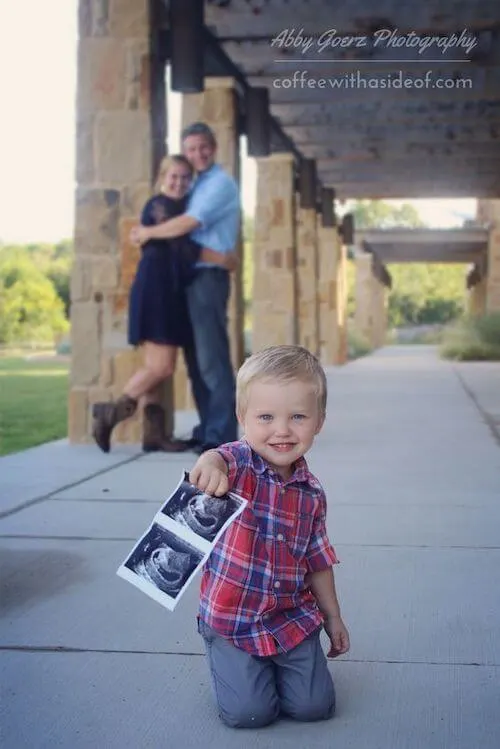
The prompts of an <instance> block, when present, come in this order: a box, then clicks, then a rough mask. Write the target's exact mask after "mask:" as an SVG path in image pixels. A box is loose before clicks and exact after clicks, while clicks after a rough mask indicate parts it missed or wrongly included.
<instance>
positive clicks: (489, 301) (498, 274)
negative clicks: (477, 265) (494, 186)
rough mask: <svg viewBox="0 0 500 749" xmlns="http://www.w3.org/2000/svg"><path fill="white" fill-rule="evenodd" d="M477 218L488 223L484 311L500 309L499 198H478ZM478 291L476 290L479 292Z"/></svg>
mask: <svg viewBox="0 0 500 749" xmlns="http://www.w3.org/2000/svg"><path fill="white" fill-rule="evenodd" d="M477 218H478V220H479V221H481V222H482V223H485V224H488V225H489V229H490V234H489V238H488V256H487V262H486V269H487V272H486V305H485V307H486V308H485V311H486V312H498V311H500V200H498V199H496V200H478V205H477ZM479 293H480V292H478V294H479Z"/></svg>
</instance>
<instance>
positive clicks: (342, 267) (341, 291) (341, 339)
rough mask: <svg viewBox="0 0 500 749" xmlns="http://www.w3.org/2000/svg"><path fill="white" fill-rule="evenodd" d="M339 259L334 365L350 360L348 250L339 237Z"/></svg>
mask: <svg viewBox="0 0 500 749" xmlns="http://www.w3.org/2000/svg"><path fill="white" fill-rule="evenodd" d="M338 243H339V257H338V263H337V295H336V301H337V305H336V306H337V310H336V315H337V320H338V334H339V335H338V344H337V347H336V352H335V357H336V358H335V360H334V364H345V363H346V362H347V360H348V346H347V297H348V291H349V290H348V286H347V262H348V261H347V248H346V246H345V245H344V244H343V242H342V240H341V237H340V235H338Z"/></svg>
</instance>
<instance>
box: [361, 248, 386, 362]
mask: <svg viewBox="0 0 500 749" xmlns="http://www.w3.org/2000/svg"><path fill="white" fill-rule="evenodd" d="M354 323H355V326H356V328H357V330H359V332H360V333H361V334H362V335H363V336H364V337H365V338H366V340H367V341H368V343H369V344H370V346H371V347H372V348H379V347H380V346H383V345H384V344H385V340H386V335H387V293H386V287H385V286H384V284H383V283H382V282H381V281H380V280H379V279H378V278H376V276H375V275H374V274H373V259H372V256H371V255H370V254H369V253H362V254H360V255H358V256H357V257H356V311H355V315H354Z"/></svg>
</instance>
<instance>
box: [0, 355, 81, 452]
mask: <svg viewBox="0 0 500 749" xmlns="http://www.w3.org/2000/svg"><path fill="white" fill-rule="evenodd" d="M68 366H69V365H68V363H67V362H61V361H58V360H54V361H47V360H46V359H36V358H35V359H30V360H27V359H24V358H19V357H11V356H0V455H7V454H8V453H13V452H17V451H18V450H25V449H26V448H27V447H33V446H35V445H41V444H42V443H44V442H49V441H50V440H55V439H60V438H61V437H64V436H65V435H66V433H67V425H66V421H67V394H68Z"/></svg>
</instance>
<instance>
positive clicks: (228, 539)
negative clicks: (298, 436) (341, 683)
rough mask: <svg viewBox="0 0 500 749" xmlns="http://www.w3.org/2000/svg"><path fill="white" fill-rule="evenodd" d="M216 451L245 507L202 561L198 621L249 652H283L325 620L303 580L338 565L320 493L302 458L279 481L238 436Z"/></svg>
mask: <svg viewBox="0 0 500 749" xmlns="http://www.w3.org/2000/svg"><path fill="white" fill-rule="evenodd" d="M218 452H219V454H220V455H222V457H223V458H224V460H225V461H226V463H227V465H228V469H229V470H228V478H229V485H230V487H231V490H232V491H234V492H235V493H236V494H239V495H241V496H242V497H244V498H245V499H247V500H248V505H247V506H246V507H245V509H244V510H243V512H242V513H241V514H240V515H239V516H238V517H237V518H236V520H234V521H233V523H232V524H231V525H230V526H229V527H228V528H227V530H226V531H225V533H224V534H223V536H222V537H221V538H220V540H219V542H218V543H217V544H216V546H215V548H214V549H213V551H212V553H211V555H210V557H209V558H208V560H207V562H206V564H205V566H204V569H203V577H202V581H201V594H200V614H199V615H200V618H201V619H202V621H203V622H205V623H206V624H207V625H208V626H209V627H211V628H212V629H213V630H215V631H216V632H217V633H218V634H219V635H221V636H222V637H225V638H227V639H228V640H230V641H231V642H232V643H233V644H234V645H236V646H237V647H239V648H242V649H243V650H245V651H247V652H248V653H251V654H252V655H259V656H266V655H275V654H277V653H283V652H287V651H289V650H291V649H292V648H294V647H296V646H297V645H299V644H300V643H301V642H302V641H303V640H304V639H305V638H306V637H308V635H310V634H311V633H312V632H314V631H315V630H316V629H318V627H320V626H321V624H322V622H323V617H322V615H321V613H320V611H319V609H318V606H317V603H316V600H315V598H314V596H313V594H312V592H311V591H310V589H309V588H308V586H307V584H306V582H305V579H304V578H305V575H306V574H307V573H308V572H317V571H320V570H324V569H327V568H328V567H331V566H332V565H333V564H336V563H337V558H336V556H335V552H334V550H333V548H332V546H331V544H330V542H329V540H328V537H327V535H326V527H325V518H326V498H325V493H324V491H323V489H322V487H321V484H320V483H319V481H318V480H317V479H316V478H315V477H314V476H313V475H312V474H311V473H310V472H309V470H308V468H307V463H306V461H305V459H304V458H301V459H300V460H299V461H297V463H296V465H295V472H294V474H293V476H292V477H291V478H290V479H289V480H288V481H283V479H282V478H281V476H279V474H277V473H276V472H275V471H273V470H272V468H271V467H270V466H269V465H268V464H267V463H266V462H265V461H264V460H263V459H262V458H261V457H260V456H259V455H257V454H256V453H254V452H253V450H252V449H251V448H250V446H249V445H248V443H247V442H245V441H244V440H242V441H240V442H231V443H229V444H227V445H223V446H222V447H220V448H218Z"/></svg>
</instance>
